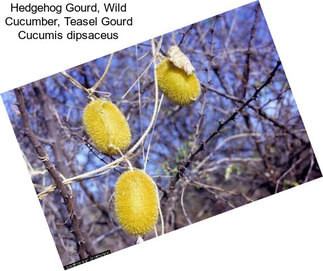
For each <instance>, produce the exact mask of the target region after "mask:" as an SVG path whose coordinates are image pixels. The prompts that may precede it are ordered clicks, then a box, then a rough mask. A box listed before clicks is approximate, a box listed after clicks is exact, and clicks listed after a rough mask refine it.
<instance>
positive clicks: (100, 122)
mask: <svg viewBox="0 0 323 271" xmlns="http://www.w3.org/2000/svg"><path fill="white" fill-rule="evenodd" d="M83 124H84V127H85V131H86V132H87V134H88V135H89V136H90V138H91V139H92V141H93V143H94V145H95V146H96V148H97V149H98V150H99V151H101V152H103V153H106V154H108V155H116V154H119V153H120V151H124V150H125V149H127V148H128V147H129V145H130V142H131V132H130V128H129V125H128V122H127V120H126V118H125V117H124V115H123V114H122V112H121V111H120V110H119V108H118V107H117V106H116V105H114V104H113V103H112V102H110V101H108V100H107V99H104V98H98V99H95V100H94V101H92V102H90V103H89V104H87V105H86V107H85V108H84V111H83Z"/></svg>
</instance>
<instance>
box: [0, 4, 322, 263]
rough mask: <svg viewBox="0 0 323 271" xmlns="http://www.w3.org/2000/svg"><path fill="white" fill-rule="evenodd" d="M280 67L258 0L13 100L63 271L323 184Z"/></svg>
mask: <svg viewBox="0 0 323 271" xmlns="http://www.w3.org/2000/svg"><path fill="white" fill-rule="evenodd" d="M62 61H64V60H63V59H62ZM283 64H284V63H282V62H281V60H280V58H279V55H278V52H277V50H276V47H275V44H274V42H273V39H272V37H271V34H270V31H269V29H268V26H267V23H266V20H265V17H264V14H263V12H262V9H261V6H260V4H259V2H252V3H250V4H247V5H244V6H241V7H239V8H236V9H233V10H230V11H227V12H225V13H223V14H220V15H216V16H214V17H211V18H207V19H205V20H202V21H200V22H192V24H190V25H187V26H185V27H183V28H181V29H177V30H174V31H172V32H169V33H167V34H164V35H161V36H158V37H152V38H151V39H150V40H147V41H144V42H141V43H138V44H136V45H133V46H130V47H128V48H125V49H123V50H120V51H117V52H114V53H111V54H109V55H106V56H103V57H100V58H98V59H95V60H92V61H89V62H87V63H83V64H80V65H78V66H76V67H72V68H68V69H66V70H65V71H57V72H58V73H56V74H54V75H52V76H49V77H47V78H43V79H40V80H38V81H35V82H31V83H29V84H27V85H24V86H20V87H17V88H15V89H12V90H9V91H6V92H3V93H2V94H1V97H2V100H3V103H4V105H5V108H6V110H7V113H8V117H9V119H10V122H11V125H12V127H13V130H14V133H15V136H16V138H17V141H18V143H19V146H20V149H21V151H22V157H23V159H24V161H25V163H26V166H27V168H28V171H29V173H30V176H31V182H30V179H29V180H28V179H26V180H23V181H24V182H30V185H32V186H33V187H34V189H35V197H37V198H38V200H39V202H40V205H41V207H42V210H43V213H44V216H45V218H46V221H47V223H48V227H49V229H50V233H51V235H52V238H53V240H54V242H55V245H56V248H57V251H58V254H59V257H60V259H61V261H62V265H63V266H64V267H65V269H67V268H70V267H73V266H75V265H76V263H77V262H82V261H84V262H85V261H88V260H91V259H95V257H98V255H100V253H101V254H102V255H107V254H110V253H114V252H116V251H119V250H122V249H124V248H127V247H130V246H133V245H136V244H139V243H142V242H146V241H148V240H150V239H152V238H155V237H158V236H161V235H164V234H167V233H169V232H172V231H174V230H177V229H181V228H183V227H185V226H189V225H191V224H193V223H196V222H199V221H202V220H205V219H207V218H210V217H214V216H216V215H218V214H221V213H224V212H226V211H229V210H232V209H235V208H237V207H240V206H243V205H245V204H248V203H252V202H254V201H257V200H258V199H262V198H264V197H267V196H271V195H274V194H276V193H279V192H282V191H285V190H288V189H290V188H294V187H297V186H299V185H301V184H304V183H306V182H309V181H311V180H314V179H317V178H319V177H321V176H322V173H321V170H320V168H319V165H318V163H317V160H316V157H315V153H314V151H313V149H312V146H311V143H310V140H309V138H308V135H307V132H306V130H305V127H304V124H303V121H302V118H301V115H300V113H299V110H298V108H297V102H298V100H297V101H295V99H294V96H293V93H292V89H291V87H290V85H289V83H288V80H287V76H286V74H285V72H284V68H283ZM264 234H266V233H264ZM201 249H203V248H201ZM107 257H109V256H107Z"/></svg>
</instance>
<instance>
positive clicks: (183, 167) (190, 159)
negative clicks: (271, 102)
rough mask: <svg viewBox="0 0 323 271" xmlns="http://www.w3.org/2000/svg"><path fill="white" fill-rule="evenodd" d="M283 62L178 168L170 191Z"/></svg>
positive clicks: (278, 64) (265, 84)
mask: <svg viewBox="0 0 323 271" xmlns="http://www.w3.org/2000/svg"><path fill="white" fill-rule="evenodd" d="M280 65H281V62H280V61H277V63H276V65H275V67H274V69H273V70H272V72H271V73H270V74H269V76H268V78H267V79H266V81H265V82H264V83H263V84H262V85H261V86H260V87H258V88H256V90H255V92H254V94H253V95H252V96H251V97H250V98H249V99H248V100H246V101H245V102H244V103H243V104H242V105H241V106H240V107H239V108H238V109H237V110H235V111H234V112H233V113H232V114H231V116H229V117H228V118H227V119H226V120H224V121H220V122H219V125H218V128H217V129H216V130H215V131H214V132H213V133H212V134H211V135H209V136H208V137H207V139H206V140H205V141H204V142H202V143H201V144H200V146H199V148H198V149H197V150H196V151H195V152H194V153H191V154H190V155H189V156H188V158H187V159H186V160H185V162H184V163H183V164H182V165H180V166H178V172H177V173H176V175H175V177H174V178H173V179H172V180H171V183H170V190H174V189H175V184H176V182H177V181H178V180H179V179H180V178H181V177H182V176H183V173H184V172H185V170H186V169H187V168H188V167H189V166H190V165H191V163H192V162H193V161H194V159H195V157H196V155H197V154H198V153H200V152H201V151H202V150H204V148H205V146H206V145H207V144H208V143H209V142H210V141H211V140H212V139H213V138H214V137H215V136H216V135H218V134H219V133H220V131H221V130H222V128H223V127H225V126H226V125H227V124H228V123H230V122H231V121H233V120H234V119H235V117H236V116H237V115H238V114H239V113H240V112H241V111H242V110H243V109H244V108H245V107H246V106H248V104H250V103H251V102H252V101H253V100H255V99H256V98H257V96H258V94H259V92H260V91H261V90H262V89H263V88H264V87H265V86H267V85H268V84H269V83H270V82H271V80H272V79H273V77H274V76H275V74H276V72H277V70H278V68H279V67H280Z"/></svg>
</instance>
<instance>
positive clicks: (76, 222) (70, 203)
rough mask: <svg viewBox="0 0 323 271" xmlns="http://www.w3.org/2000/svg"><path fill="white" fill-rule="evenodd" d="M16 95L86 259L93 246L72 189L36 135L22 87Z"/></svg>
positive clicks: (33, 143)
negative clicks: (30, 121)
mask: <svg viewBox="0 0 323 271" xmlns="http://www.w3.org/2000/svg"><path fill="white" fill-rule="evenodd" d="M15 95H16V98H17V102H18V107H19V110H20V113H21V118H22V121H23V125H24V128H25V133H26V135H27V137H28V139H29V140H30V142H31V144H32V145H33V147H34V149H35V151H36V152H37V154H38V156H39V159H40V160H41V161H42V162H43V163H44V165H45V168H46V169H47V170H48V172H49V173H50V175H51V176H52V178H53V180H54V182H55V184H56V186H57V188H58V190H59V192H60V194H61V195H62V197H63V200H64V202H65V204H66V208H67V211H68V214H69V216H70V219H71V221H72V231H73V233H74V235H75V239H76V242H77V245H78V253H79V256H80V258H81V259H84V258H86V257H87V255H91V254H90V251H91V248H90V245H89V244H88V243H86V238H85V236H84V233H83V232H82V230H81V226H80V225H81V218H80V214H79V210H78V208H77V206H76V204H75V198H74V197H73V194H72V193H71V191H69V190H68V188H67V187H66V186H65V185H64V184H63V181H64V180H63V177H62V175H61V173H60V172H58V171H57V170H56V168H55V166H54V165H53V164H52V162H51V161H50V160H49V157H48V155H47V153H46V151H45V150H44V148H43V147H42V145H41V144H40V142H39V140H38V139H37V137H36V136H35V134H34V133H33V131H32V129H31V126H30V123H29V117H28V112H27V110H26V107H25V102H24V97H23V94H22V90H21V89H20V88H17V89H15Z"/></svg>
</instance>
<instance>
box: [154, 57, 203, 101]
mask: <svg viewBox="0 0 323 271" xmlns="http://www.w3.org/2000/svg"><path fill="white" fill-rule="evenodd" d="M156 74H157V82H158V87H159V88H160V90H161V91H162V92H163V93H164V94H165V96H166V97H167V98H168V99H169V100H170V101H172V102H173V103H175V104H178V105H189V104H192V103H193V102H195V101H196V100H197V99H198V97H199V96H200V93H201V90H200V83H199V80H198V78H197V77H196V75H195V73H194V72H192V73H191V74H189V75H188V74H187V73H186V72H185V70H184V69H181V68H178V67H177V66H175V65H174V64H173V63H172V62H171V61H170V60H169V59H168V58H165V59H164V60H162V61H161V62H160V63H159V64H158V66H157V68H156Z"/></svg>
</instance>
